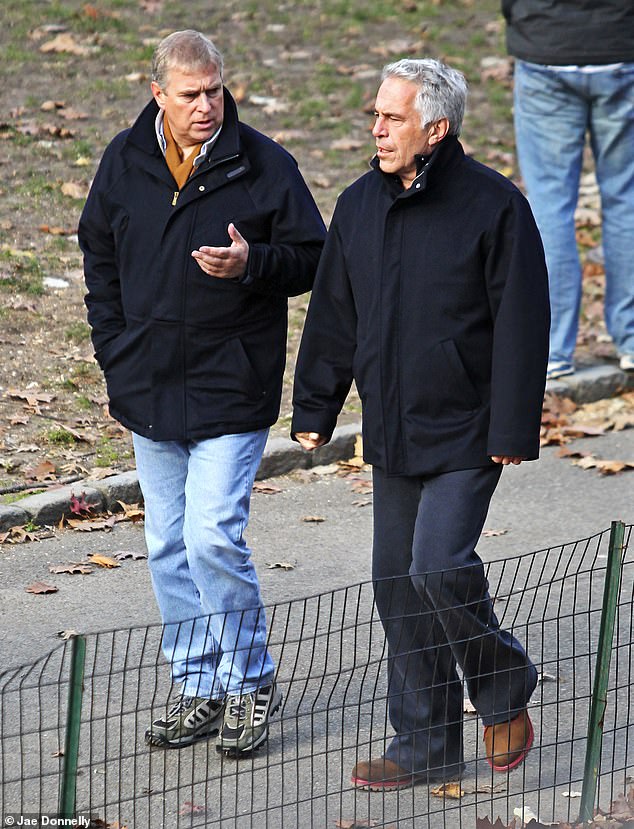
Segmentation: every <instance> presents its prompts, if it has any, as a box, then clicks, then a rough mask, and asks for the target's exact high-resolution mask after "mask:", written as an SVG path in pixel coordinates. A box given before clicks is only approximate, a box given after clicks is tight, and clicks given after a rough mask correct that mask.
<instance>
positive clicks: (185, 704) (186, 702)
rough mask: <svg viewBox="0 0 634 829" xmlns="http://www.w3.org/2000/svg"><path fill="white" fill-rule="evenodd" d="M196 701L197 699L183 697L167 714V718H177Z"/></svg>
mask: <svg viewBox="0 0 634 829" xmlns="http://www.w3.org/2000/svg"><path fill="white" fill-rule="evenodd" d="M194 699H196V697H181V698H180V699H179V700H177V701H176V702H175V703H174V705H172V707H171V708H170V710H169V711H168V712H167V716H168V717H175V716H176V715H177V714H180V713H181V711H184V710H185V709H186V708H189V707H190V705H191V704H192V702H193V700H194Z"/></svg>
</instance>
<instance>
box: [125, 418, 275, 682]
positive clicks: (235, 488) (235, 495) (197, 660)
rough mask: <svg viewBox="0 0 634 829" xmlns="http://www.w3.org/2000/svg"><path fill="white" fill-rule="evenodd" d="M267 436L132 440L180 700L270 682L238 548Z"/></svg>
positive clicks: (246, 559)
mask: <svg viewBox="0 0 634 829" xmlns="http://www.w3.org/2000/svg"><path fill="white" fill-rule="evenodd" d="M267 434H268V430H267V429H264V430H262V431H258V432H247V433H245V434H237V435H223V436H222V437H217V438H212V439H210V440H201V441H152V440H148V439H147V438H143V437H140V436H139V435H133V440H134V452H135V455H136V465H137V472H138V476H139V483H140V486H141V490H142V492H143V497H144V500H145V538H146V543H147V548H148V562H149V566H150V573H151V576H152V584H153V586H154V592H155V594H156V599H157V602H158V605H159V609H160V612H161V618H162V620H163V624H164V630H163V642H162V646H163V653H164V654H165V657H166V659H167V660H168V661H169V663H170V666H171V670H172V678H173V681H174V682H176V683H180V684H181V685H182V691H183V693H184V694H186V695H187V696H199V697H214V698H216V699H219V698H222V697H224V696H225V694H237V693H247V692H250V691H253V690H255V689H256V688H257V687H258V686H260V685H267V684H269V683H270V681H271V680H272V678H273V673H274V665H273V662H272V660H271V657H270V655H269V653H268V651H267V648H266V619H265V613H264V610H263V607H262V600H261V597H260V587H259V583H258V578H257V575H256V572H255V568H254V566H253V563H252V561H251V559H250V550H249V548H248V547H247V545H246V542H245V540H244V531H245V528H246V526H247V523H248V520H249V505H250V499H251V489H252V487H253V481H254V479H255V473H256V472H257V469H258V466H259V464H260V459H261V457H262V452H263V451H264V445H265V443H266V438H267Z"/></svg>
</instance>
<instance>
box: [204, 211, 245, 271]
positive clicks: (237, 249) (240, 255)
mask: <svg viewBox="0 0 634 829" xmlns="http://www.w3.org/2000/svg"><path fill="white" fill-rule="evenodd" d="M227 232H228V233H229V238H230V239H231V244H230V245H229V247H225V248H210V247H207V246H204V247H200V248H198V250H194V251H192V256H193V257H194V259H195V260H196V261H197V262H198V264H199V265H200V268H201V270H203V271H204V272H205V273H206V274H208V275H209V276H215V277H216V279H239V278H240V277H241V276H244V274H245V271H246V269H247V259H248V258H249V243H248V242H247V240H246V239H245V238H244V237H243V236H241V235H240V232H239V231H238V229H237V227H236V226H235V225H234V224H233V222H232V223H231V224H230V225H229V227H228V228H227Z"/></svg>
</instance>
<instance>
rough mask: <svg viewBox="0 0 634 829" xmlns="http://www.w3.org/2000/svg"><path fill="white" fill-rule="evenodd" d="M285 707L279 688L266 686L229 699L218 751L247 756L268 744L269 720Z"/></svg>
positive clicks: (273, 685)
mask: <svg viewBox="0 0 634 829" xmlns="http://www.w3.org/2000/svg"><path fill="white" fill-rule="evenodd" d="M281 704H282V692H281V691H279V690H278V688H277V685H276V684H275V683H273V684H272V685H265V686H263V687H262V688H258V689H257V690H256V691H253V692H252V693H250V694H237V695H235V696H231V695H229V696H227V704H226V707H225V716H224V723H223V726H222V729H221V731H220V734H219V735H218V740H217V741H216V748H217V749H218V751H225V752H226V753H227V754H231V755H234V756H235V755H237V754H246V753H247V752H249V751H253V749H255V748H257V747H258V746H261V745H262V743H264V742H266V738H267V737H268V734H269V717H271V715H272V714H274V713H275V712H276V711H277V709H278V708H279V707H280V705H281Z"/></svg>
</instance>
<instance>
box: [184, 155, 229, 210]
mask: <svg viewBox="0 0 634 829" xmlns="http://www.w3.org/2000/svg"><path fill="white" fill-rule="evenodd" d="M239 157H240V153H235V154H234V155H228V156H225V157H224V158H219V159H218V160H217V161H215V162H214V163H213V164H211V165H210V166H209V169H210V170H211V169H212V168H213V167H217V166H218V164H222V163H224V162H226V161H233V159H234V158H239ZM194 175H196V173H194ZM193 177H194V176H192V178H193ZM180 194H181V191H180V190H174V195H173V196H172V207H176V202H177V201H178V197H179V196H180Z"/></svg>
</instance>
